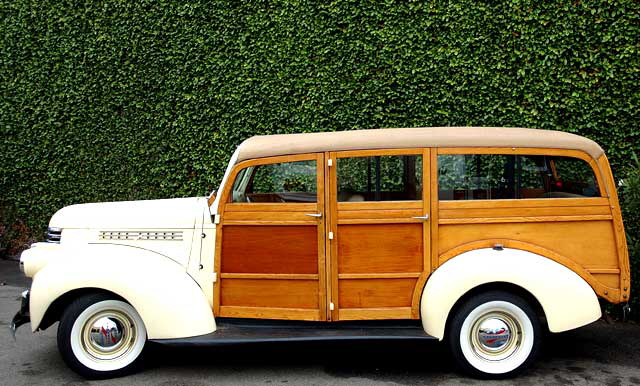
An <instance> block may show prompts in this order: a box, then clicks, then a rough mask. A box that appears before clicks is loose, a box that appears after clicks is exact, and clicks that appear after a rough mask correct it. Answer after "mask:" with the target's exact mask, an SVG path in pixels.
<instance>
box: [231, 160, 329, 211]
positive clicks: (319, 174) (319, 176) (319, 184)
mask: <svg viewBox="0 0 640 386" xmlns="http://www.w3.org/2000/svg"><path fill="white" fill-rule="evenodd" d="M323 159H324V158H323V153H307V154H298V155H286V156H277V157H266V158H256V159H250V160H246V161H242V162H239V163H237V164H236V165H235V166H234V167H233V170H232V171H231V174H230V175H229V178H228V183H227V184H225V187H224V191H223V192H222V193H221V194H222V195H221V196H220V203H221V204H222V205H223V206H224V207H226V206H233V207H236V206H238V207H240V206H244V205H251V206H252V207H256V206H258V205H260V206H263V207H264V208H265V209H266V210H268V208H270V207H274V209H275V207H278V206H281V205H287V206H291V207H292V208H293V206H300V207H301V210H305V209H304V208H309V207H310V206H313V207H316V206H317V205H319V204H320V203H322V202H323V199H322V198H323V197H321V196H324V173H323V169H322V162H323ZM297 161H315V162H316V202H309V203H301V202H274V203H269V202H265V203H262V202H233V201H232V200H233V194H232V193H233V186H234V184H235V181H236V178H237V176H238V174H240V172H241V171H242V170H244V169H246V168H248V167H252V166H253V167H256V166H261V165H270V164H281V163H288V162H297ZM224 207H223V208H221V209H220V210H219V211H220V213H222V212H223V211H224Z"/></svg>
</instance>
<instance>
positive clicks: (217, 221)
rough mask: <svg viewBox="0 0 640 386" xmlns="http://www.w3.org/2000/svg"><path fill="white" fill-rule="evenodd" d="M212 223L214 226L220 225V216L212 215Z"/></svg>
mask: <svg viewBox="0 0 640 386" xmlns="http://www.w3.org/2000/svg"><path fill="white" fill-rule="evenodd" d="M213 223H214V224H220V215H219V214H214V215H213Z"/></svg>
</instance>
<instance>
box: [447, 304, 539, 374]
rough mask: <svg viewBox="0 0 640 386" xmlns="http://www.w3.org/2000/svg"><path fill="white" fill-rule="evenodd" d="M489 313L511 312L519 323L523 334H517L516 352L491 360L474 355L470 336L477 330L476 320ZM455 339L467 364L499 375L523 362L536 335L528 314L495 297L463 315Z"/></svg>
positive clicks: (480, 370) (487, 372)
mask: <svg viewBox="0 0 640 386" xmlns="http://www.w3.org/2000/svg"><path fill="white" fill-rule="evenodd" d="M491 312H502V313H506V314H508V315H510V316H511V317H512V318H513V319H515V321H516V323H518V324H519V327H520V332H521V334H522V335H521V337H520V345H519V346H518V348H517V349H516V351H514V352H513V353H512V354H511V355H509V356H508V357H507V358H504V359H500V360H494V361H490V360H487V359H484V358H482V357H480V356H479V355H477V354H476V352H475V350H474V348H473V344H472V342H471V339H470V337H471V335H472V334H475V333H476V332H475V331H472V327H473V325H474V324H475V322H476V321H477V320H478V319H479V318H481V317H482V316H483V315H486V314H488V313H491ZM458 339H459V342H460V349H461V351H462V354H463V355H464V358H465V359H466V360H467V362H468V363H469V365H471V366H472V367H473V368H475V369H476V370H478V371H479V372H482V373H486V374H495V375H499V374H507V373H509V372H511V371H514V370H516V369H518V368H519V367H520V366H521V365H522V364H523V363H525V361H526V360H527V359H528V358H529V356H530V355H531V353H532V351H533V346H534V342H535V339H536V336H535V330H534V328H533V325H532V323H531V320H530V319H529V316H528V315H527V314H526V313H525V312H524V311H523V310H522V309H521V308H520V307H518V306H517V305H515V304H513V303H511V302H508V301H504V300H494V301H489V302H487V303H483V304H480V305H479V306H477V307H476V308H474V309H473V310H472V311H471V312H470V313H469V314H468V315H467V316H466V318H465V319H464V322H463V323H462V327H461V329H460V335H459V337H458Z"/></svg>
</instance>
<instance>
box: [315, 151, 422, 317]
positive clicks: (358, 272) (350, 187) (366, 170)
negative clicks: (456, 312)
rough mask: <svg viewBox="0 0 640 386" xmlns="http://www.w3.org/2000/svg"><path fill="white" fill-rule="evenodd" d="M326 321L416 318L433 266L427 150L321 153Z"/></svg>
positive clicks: (418, 315) (418, 314)
mask: <svg viewBox="0 0 640 386" xmlns="http://www.w3.org/2000/svg"><path fill="white" fill-rule="evenodd" d="M325 157H326V158H327V159H328V160H330V161H329V163H330V165H331V166H328V167H327V168H326V173H327V176H328V178H327V179H328V181H327V182H328V186H329V189H327V191H326V201H327V203H328V207H329V208H328V224H327V227H328V232H330V233H329V237H327V240H326V242H327V251H328V252H329V255H330V257H329V258H328V260H327V276H328V277H329V278H330V280H329V281H328V283H327V284H328V286H329V290H328V293H329V294H330V299H329V301H328V306H329V310H328V317H329V318H330V320H364V319H418V318H419V317H420V311H419V302H420V294H421V293H422V288H423V286H424V283H425V281H426V279H427V277H428V275H429V273H430V268H431V263H430V261H431V257H430V254H431V248H430V238H431V237H430V235H431V228H430V227H431V221H430V218H429V215H430V212H431V210H430V207H431V200H430V198H431V195H432V192H431V188H430V173H431V169H430V149H402V150H366V151H343V152H331V153H326V155H325Z"/></svg>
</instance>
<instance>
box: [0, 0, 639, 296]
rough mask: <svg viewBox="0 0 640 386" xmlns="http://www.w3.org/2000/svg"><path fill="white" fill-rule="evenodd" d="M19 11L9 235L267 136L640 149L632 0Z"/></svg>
mask: <svg viewBox="0 0 640 386" xmlns="http://www.w3.org/2000/svg"><path fill="white" fill-rule="evenodd" d="M0 19H1V22H0V92H1V95H2V97H1V99H0V130H1V131H0V133H1V136H2V142H1V143H2V148H1V151H0V216H1V217H2V226H3V227H4V231H3V232H2V233H3V236H2V240H1V241H2V245H3V246H5V247H6V246H7V245H13V246H14V247H16V245H19V244H20V243H24V242H27V240H28V239H29V238H30V237H35V238H37V239H41V238H42V236H43V233H44V230H45V229H46V224H47V221H48V219H49V217H50V216H51V215H52V214H53V213H54V212H55V211H56V210H57V209H59V208H61V207H63V206H65V205H69V204H73V203H80V202H89V201H109V200H124V199H146V198H159V197H180V196H192V195H205V194H207V193H208V192H209V191H210V190H211V189H213V188H214V187H216V185H217V184H218V182H219V181H220V178H221V176H222V173H223V171H224V167H225V164H226V162H227V161H228V158H229V157H230V155H231V154H232V152H233V150H234V148H235V147H236V146H237V145H238V144H239V143H240V142H241V141H242V140H244V139H245V138H247V137H249V136H251V135H254V134H265V133H292V132H306V131H328V130H345V129H359V128H377V127H409V126H455V125H477V126H522V127H534V128H543V129H558V130H566V131H571V132H575V133H578V134H581V135H584V136H587V137H589V138H592V139H594V140H596V141H598V142H599V143H600V144H602V146H603V147H604V148H605V150H606V151H607V152H608V154H609V157H610V159H611V161H612V164H613V168H614V173H615V175H616V177H617V178H620V177H623V176H624V175H625V173H627V171H626V170H627V168H630V167H631V166H632V165H633V162H629V160H630V158H631V154H632V153H633V152H637V151H638V150H639V147H640V144H639V141H638V138H639V136H640V129H639V128H638V123H639V122H640V114H639V109H640V92H639V90H640V87H639V81H640V61H639V50H640V39H639V36H640V5H639V3H638V2H637V1H633V0H621V1H595V0H594V1H583V0H573V1H548V2H547V1H539V0H538V1H524V0H523V1H520V0H513V1H487V2H476V1H471V0H464V1H455V2H453V1H428V2H425V1H303V0H300V1H277V2H276V1H211V2H208V1H189V2H187V1H182V0H175V1H167V0H161V1H155V0H154V1H149V0H146V1H100V2H97V1H86V0H85V1H60V0H55V1H52V0H40V1H32V0H0ZM627 228H628V229H631V230H633V231H634V234H637V233H638V231H639V229H638V224H636V223H633V224H627ZM0 230H1V229H0ZM635 258H636V259H639V258H638V256H637V255H636V257H635ZM636 267H637V265H636ZM634 269H635V272H636V273H637V272H638V271H637V268H634ZM635 277H636V278H637V279H638V280H640V275H636V276H635ZM638 280H636V282H637V281H638ZM635 293H636V295H640V293H639V292H638V291H637V290H636V291H635Z"/></svg>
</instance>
